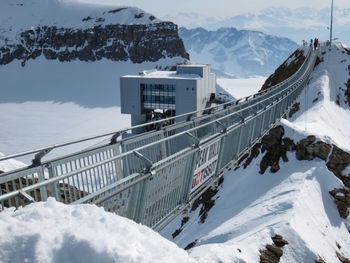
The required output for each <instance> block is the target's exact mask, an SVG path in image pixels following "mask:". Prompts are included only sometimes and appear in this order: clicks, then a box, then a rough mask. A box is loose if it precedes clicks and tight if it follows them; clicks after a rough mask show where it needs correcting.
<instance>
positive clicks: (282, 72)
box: [261, 49, 306, 90]
mask: <svg viewBox="0 0 350 263" xmlns="http://www.w3.org/2000/svg"><path fill="white" fill-rule="evenodd" d="M305 58H306V57H305V55H304V52H303V51H302V50H300V49H297V50H296V51H295V52H294V53H293V54H292V55H290V56H289V58H288V59H287V60H286V61H285V62H284V63H283V64H282V65H281V66H279V67H278V68H277V69H276V71H275V72H274V73H273V74H272V75H271V76H270V77H269V78H268V79H267V80H266V81H265V83H264V85H263V86H262V88H261V90H265V89H268V88H270V87H272V86H274V85H276V84H278V83H280V82H282V81H283V80H286V79H287V78H289V77H290V76H292V75H293V74H294V73H295V72H296V71H297V70H298V69H299V68H300V66H301V65H302V64H303V63H304V61H305Z"/></svg>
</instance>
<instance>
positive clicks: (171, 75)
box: [125, 70, 201, 79]
mask: <svg viewBox="0 0 350 263" xmlns="http://www.w3.org/2000/svg"><path fill="white" fill-rule="evenodd" d="M125 77H128V78H157V79H158V78H160V79H200V78H201V76H199V75H197V74H188V73H186V74H185V73H184V74H178V73H177V72H176V71H160V70H155V71H151V70H148V71H141V72H140V73H139V75H126V76H125Z"/></svg>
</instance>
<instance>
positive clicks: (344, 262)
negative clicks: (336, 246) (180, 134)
mask: <svg viewBox="0 0 350 263" xmlns="http://www.w3.org/2000/svg"><path fill="white" fill-rule="evenodd" d="M337 257H338V259H339V261H340V262H341V263H350V259H348V258H346V257H344V256H343V255H341V254H340V253H339V252H337Z"/></svg>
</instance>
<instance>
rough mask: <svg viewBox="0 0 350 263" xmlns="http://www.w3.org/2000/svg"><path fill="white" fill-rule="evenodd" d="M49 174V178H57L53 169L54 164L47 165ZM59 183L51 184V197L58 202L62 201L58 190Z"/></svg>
mask: <svg viewBox="0 0 350 263" xmlns="http://www.w3.org/2000/svg"><path fill="white" fill-rule="evenodd" d="M46 168H47V172H48V174H49V178H50V179H51V178H55V177H56V176H57V174H56V171H55V169H54V168H53V167H52V163H49V164H47V165H46ZM58 184H59V183H58V182H54V183H51V184H50V185H51V196H52V197H54V198H55V199H56V201H61V198H60V194H59V189H58Z"/></svg>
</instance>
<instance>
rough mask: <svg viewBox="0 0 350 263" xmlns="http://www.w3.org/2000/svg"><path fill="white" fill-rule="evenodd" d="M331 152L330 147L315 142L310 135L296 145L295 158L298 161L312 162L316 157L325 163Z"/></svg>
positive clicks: (320, 142)
mask: <svg viewBox="0 0 350 263" xmlns="http://www.w3.org/2000/svg"><path fill="white" fill-rule="evenodd" d="M331 150H332V146H331V145H329V144H327V143H325V142H322V141H316V137H315V136H313V135H310V136H308V137H307V138H305V139H303V140H301V141H300V142H298V143H297V144H296V157H297V159H298V160H313V159H314V158H316V157H318V158H320V159H322V160H324V161H326V160H327V158H328V156H329V154H330V152H331Z"/></svg>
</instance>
